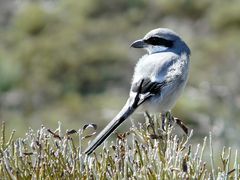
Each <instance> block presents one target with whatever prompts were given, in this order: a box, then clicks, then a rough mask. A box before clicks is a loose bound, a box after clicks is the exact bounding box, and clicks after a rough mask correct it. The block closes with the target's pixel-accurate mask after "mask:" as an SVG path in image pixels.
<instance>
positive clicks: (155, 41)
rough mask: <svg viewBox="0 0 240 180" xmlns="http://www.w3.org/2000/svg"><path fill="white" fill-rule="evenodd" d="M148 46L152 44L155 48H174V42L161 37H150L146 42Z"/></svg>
mask: <svg viewBox="0 0 240 180" xmlns="http://www.w3.org/2000/svg"><path fill="white" fill-rule="evenodd" d="M145 42H146V43H147V44H151V45H153V46H165V47H172V46H173V41H171V40H167V39H163V38H160V37H150V38H148V39H146V40H145Z"/></svg>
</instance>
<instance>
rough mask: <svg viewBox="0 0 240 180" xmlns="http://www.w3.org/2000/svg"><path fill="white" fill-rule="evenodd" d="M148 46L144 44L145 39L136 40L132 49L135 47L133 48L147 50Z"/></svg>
mask: <svg viewBox="0 0 240 180" xmlns="http://www.w3.org/2000/svg"><path fill="white" fill-rule="evenodd" d="M146 46H147V44H146V43H145V42H144V40H143V39H139V40H136V41H134V42H133V43H132V44H131V46H130V47H133V48H145V47H146Z"/></svg>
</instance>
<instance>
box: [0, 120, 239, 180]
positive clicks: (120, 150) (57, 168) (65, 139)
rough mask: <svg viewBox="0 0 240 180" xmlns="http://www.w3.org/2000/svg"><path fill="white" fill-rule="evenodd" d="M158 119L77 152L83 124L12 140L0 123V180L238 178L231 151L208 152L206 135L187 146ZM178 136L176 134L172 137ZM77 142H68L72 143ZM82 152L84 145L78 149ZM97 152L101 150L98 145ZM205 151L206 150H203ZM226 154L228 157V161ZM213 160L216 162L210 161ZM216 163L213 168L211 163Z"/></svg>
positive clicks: (83, 136) (82, 138) (42, 130)
mask: <svg viewBox="0 0 240 180" xmlns="http://www.w3.org/2000/svg"><path fill="white" fill-rule="evenodd" d="M159 122H161V121H160V120H159V118H157V117H155V116H153V117H150V116H146V123H144V124H137V125H136V124H135V123H133V125H132V127H131V128H130V130H129V132H127V133H123V134H118V135H117V138H116V141H115V142H106V143H105V144H104V146H103V148H102V149H100V152H99V153H94V154H92V155H91V156H86V155H85V154H83V153H82V152H83V150H84V149H83V147H82V144H86V143H85V142H86V141H88V140H89V137H91V136H93V134H94V133H93V134H89V133H87V132H86V131H89V130H86V129H89V128H90V129H91V127H90V126H85V127H84V128H82V129H79V130H67V131H66V132H62V128H61V124H60V123H59V127H58V128H57V129H56V130H55V131H53V130H50V129H48V128H47V127H44V126H42V127H41V128H40V129H39V130H37V131H36V132H35V131H33V130H32V129H29V130H28V132H27V133H26V135H25V136H24V137H23V138H16V140H14V139H15V138H13V137H14V131H13V132H12V135H11V136H10V137H9V138H6V132H5V124H4V123H2V128H1V142H0V177H1V178H3V179H239V178H240V175H239V170H240V169H239V163H238V162H239V161H238V158H237V157H238V155H237V151H236V152H234V153H233V152H232V151H231V149H230V148H229V149H228V151H226V150H225V149H223V152H222V154H220V155H219V154H216V153H214V150H213V147H212V138H211V134H210V135H209V137H206V138H204V139H203V142H201V143H200V144H201V145H200V144H199V145H197V146H196V147H194V148H193V145H191V144H190V142H189V139H190V138H191V136H192V132H190V133H189V135H176V129H178V128H179V127H178V126H177V125H176V124H174V125H173V126H171V127H170V126H167V130H166V131H163V130H162V128H161V125H160V123H159ZM178 134H179V133H178ZM76 138H77V139H78V140H77V141H76V140H73V139H76ZM84 148H85V147H84ZM100 148H101V147H100ZM206 149H210V152H207V150H206ZM231 156H232V157H231ZM215 157H219V159H214V158H215ZM217 161H220V163H219V164H218V165H216V164H215V163H214V162H217Z"/></svg>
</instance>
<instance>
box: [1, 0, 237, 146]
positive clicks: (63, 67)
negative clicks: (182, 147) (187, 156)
mask: <svg viewBox="0 0 240 180" xmlns="http://www.w3.org/2000/svg"><path fill="white" fill-rule="evenodd" d="M239 9H240V1H238V0H231V1H225V0H219V1H211V0H202V1H191V0H179V1H168V0H162V1H154V0H151V1H149V0H116V1H112V0H81V1H76V0H68V1H64V0H32V1H27V0H0V121H5V122H6V124H7V128H8V129H9V130H11V129H16V130H17V135H21V136H22V135H24V134H25V132H26V130H27V129H28V128H29V127H32V128H33V129H38V128H40V126H41V125H42V124H43V125H44V126H47V127H51V128H55V127H57V122H58V121H61V122H62V126H63V127H64V128H65V129H73V128H74V129H79V128H81V127H82V126H83V125H84V124H86V123H90V122H93V123H96V124H98V129H99V130H100V129H102V128H103V127H104V126H105V125H106V124H107V122H109V121H110V120H111V119H112V118H113V117H114V115H116V113H117V112H118V111H119V109H120V108H121V107H122V105H123V104H124V103H125V101H126V99H127V97H128V91H129V88H130V82H131V76H132V73H133V68H134V65H135V64H136V62H137V60H138V59H139V58H140V57H141V56H142V55H143V54H144V53H145V52H143V51H141V50H137V49H130V48H129V45H130V44H131V42H132V41H134V40H136V39H138V38H140V37H143V35H145V33H146V32H148V31H149V30H151V29H154V28H158V27H167V28H171V29H173V30H174V31H176V32H177V33H178V34H180V35H181V37H183V39H184V40H185V41H186V42H187V44H188V45H189V46H190V48H191V50H192V56H191V72H190V78H189V82H188V85H187V87H186V89H185V91H184V94H183V95H182V96H181V98H180V99H179V101H178V103H177V105H176V107H175V108H174V109H173V114H174V116H177V117H179V118H181V119H182V120H183V121H184V122H185V123H186V124H187V125H188V126H189V127H191V128H193V129H194V138H196V139H198V138H202V137H204V136H207V135H208V134H209V131H212V133H213V136H214V141H215V143H216V144H224V145H226V146H229V145H231V146H233V147H236V148H239V147H240V138H239V136H240V120H239V116H240V111H239V110H240V79H239V78H240V11H239ZM133 118H134V119H135V120H136V119H138V118H139V119H140V118H143V116H142V115H138V114H136V115H135V116H134V117H133Z"/></svg>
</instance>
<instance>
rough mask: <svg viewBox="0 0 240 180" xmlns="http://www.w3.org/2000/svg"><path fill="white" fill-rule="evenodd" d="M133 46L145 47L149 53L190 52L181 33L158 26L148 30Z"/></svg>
mask: <svg viewBox="0 0 240 180" xmlns="http://www.w3.org/2000/svg"><path fill="white" fill-rule="evenodd" d="M131 47H133V48H144V49H146V50H147V51H148V53H149V54H154V53H159V52H167V51H174V52H175V53H182V52H186V53H187V54H190V49H189V48H188V46H187V45H186V43H184V41H182V39H181V38H180V37H179V35H178V34H177V33H175V32H174V31H172V30H170V29H167V28H158V29H154V30H152V31H150V32H148V33H147V34H146V35H145V36H144V37H143V38H142V39H139V40H136V41H134V42H133V43H132V44H131Z"/></svg>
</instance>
